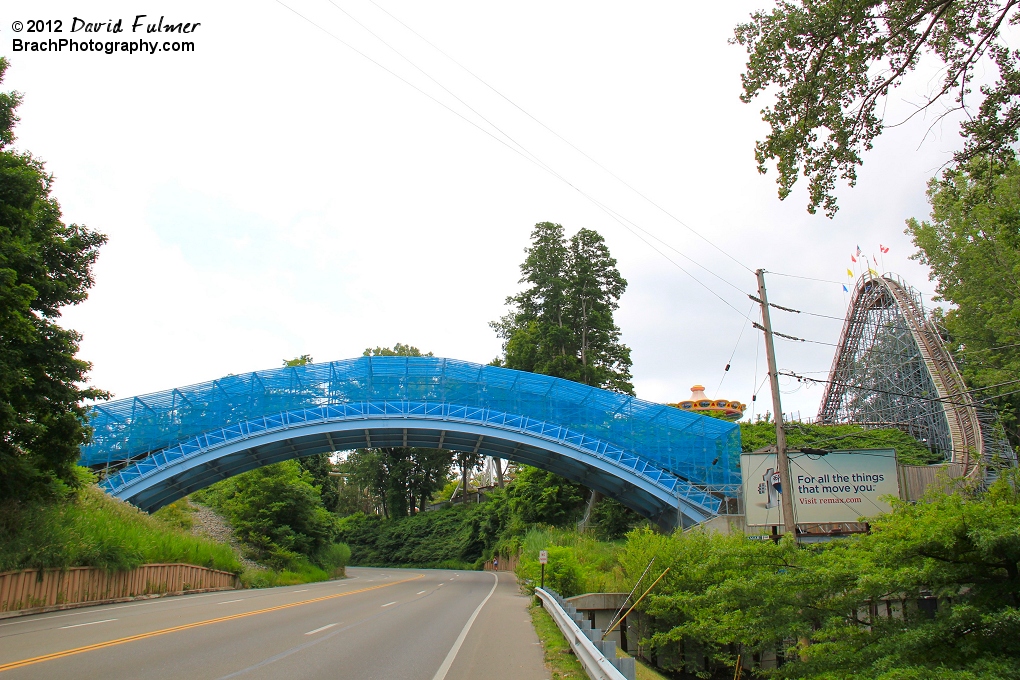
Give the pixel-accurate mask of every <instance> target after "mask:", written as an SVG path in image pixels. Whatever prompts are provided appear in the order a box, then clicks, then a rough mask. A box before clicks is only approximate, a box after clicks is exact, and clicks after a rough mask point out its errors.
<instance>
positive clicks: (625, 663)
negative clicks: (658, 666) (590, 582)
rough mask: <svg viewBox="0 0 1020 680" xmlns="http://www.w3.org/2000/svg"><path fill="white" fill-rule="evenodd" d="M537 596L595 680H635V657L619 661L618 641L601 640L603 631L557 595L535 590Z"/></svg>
mask: <svg viewBox="0 0 1020 680" xmlns="http://www.w3.org/2000/svg"><path fill="white" fill-rule="evenodd" d="M535 595H537V596H538V597H539V599H541V600H542V604H543V606H545V608H546V610H547V611H548V612H549V614H551V615H552V617H553V620H554V621H556V625H557V626H559V628H560V631H561V632H562V633H563V637H565V638H567V642H569V643H570V648H571V649H573V650H574V655H575V656H576V657H577V660H578V661H580V662H581V665H582V666H583V667H584V670H585V672H586V673H588V677H589V678H591V679H592V680H636V678H637V665H636V662H635V660H634V658H633V657H629V656H628V657H621V658H619V659H618V658H616V642H613V641H610V640H602V631H601V630H599V629H597V628H595V629H593V628H592V627H591V622H590V621H588V620H587V619H584V618H583V617H582V616H581V615H580V614H578V613H577V610H576V609H575V608H574V607H573V606H571V605H570V604H567V603H566V602H565V601H564V600H563V598H562V597H560V596H559V594H558V593H556V592H555V591H552V590H547V589H543V588H535Z"/></svg>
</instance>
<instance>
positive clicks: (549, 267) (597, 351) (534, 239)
mask: <svg viewBox="0 0 1020 680" xmlns="http://www.w3.org/2000/svg"><path fill="white" fill-rule="evenodd" d="M525 253H526V254H527V256H526V257H525V260H524V262H523V264H521V279H520V281H519V283H522V284H526V288H525V289H524V290H523V291H521V292H520V293H519V294H518V295H515V296H512V297H508V298H507V300H506V302H507V305H508V306H509V307H510V311H509V312H508V313H507V314H506V315H505V316H504V317H503V318H501V319H500V320H499V321H494V322H492V323H491V324H490V325H491V326H492V327H493V329H494V330H495V331H496V333H497V334H498V335H499V336H500V338H502V340H503V357H502V358H501V359H498V360H497V362H496V363H497V364H499V365H503V366H506V367H508V368H514V369H517V370H521V371H530V372H532V373H541V374H543V375H551V376H556V377H558V378H567V379H569V380H574V381H577V382H581V383H584V384H586V385H592V386H595V387H602V388H606V389H611V390H615V391H617V392H623V393H626V394H633V392H634V388H633V386H632V385H631V383H630V377H631V375H630V366H631V360H630V348H628V347H627V346H626V345H624V344H623V343H621V342H620V329H619V328H618V327H617V326H616V324H615V322H614V320H613V312H615V311H616V309H617V308H618V307H619V299H620V296H622V295H623V292H624V291H625V290H626V288H627V281H626V280H625V279H624V278H623V277H622V276H621V275H620V272H619V271H618V270H617V269H616V260H615V259H614V258H613V257H612V256H611V255H610V253H609V248H608V247H607V246H606V243H605V240H604V239H603V238H602V236H600V235H599V234H598V233H597V232H595V231H592V230H590V229H581V230H580V231H578V232H577V233H576V234H574V236H573V237H571V238H570V239H569V241H568V240H567V239H566V238H565V235H564V232H563V227H562V226H561V225H559V224H554V223H552V222H540V223H538V224H536V225H535V228H534V230H533V231H532V232H531V246H530V247H528V248H527V249H525Z"/></svg>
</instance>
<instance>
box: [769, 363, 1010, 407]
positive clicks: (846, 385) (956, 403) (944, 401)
mask: <svg viewBox="0 0 1020 680" xmlns="http://www.w3.org/2000/svg"><path fill="white" fill-rule="evenodd" d="M779 374H780V375H786V376H789V377H791V378H797V379H798V380H807V381H808V382H813V383H821V384H828V385H835V386H836V387H844V388H847V389H852V390H866V391H868V392H877V393H879V394H888V395H891V396H894V397H907V398H908V399H917V400H919V401H928V402H933V403H941V404H950V405H952V406H963V407H972V406H975V405H977V404H983V403H986V402H988V401H992V400H994V399H999V398H1001V397H1006V396H1009V395H1011V394H1017V393H1020V390H1013V391H1012V392H1005V393H1003V394H996V395H994V396H992V397H987V398H985V399H975V400H973V401H971V402H959V401H953V400H952V399H947V398H944V397H922V396H920V395H916V394H907V393H905V392H894V391H892V390H883V389H879V388H877V387H863V386H861V385H851V384H849V383H843V382H838V381H836V380H820V379H819V378H809V377H807V376H804V375H798V374H797V373H794V372H792V371H790V372H785V373H784V372H782V371H779ZM1011 382H1012V383H1018V382H1020V380H1015V381H1011ZM973 391H976V390H967V391H966V392H965V394H969V393H971V392H973Z"/></svg>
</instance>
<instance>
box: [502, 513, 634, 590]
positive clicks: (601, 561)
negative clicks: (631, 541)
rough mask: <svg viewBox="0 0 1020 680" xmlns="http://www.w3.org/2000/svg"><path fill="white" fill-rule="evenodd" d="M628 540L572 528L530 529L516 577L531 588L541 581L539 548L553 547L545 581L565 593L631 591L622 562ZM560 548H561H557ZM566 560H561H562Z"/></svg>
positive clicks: (526, 536) (527, 587) (524, 541)
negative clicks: (602, 537)
mask: <svg viewBox="0 0 1020 680" xmlns="http://www.w3.org/2000/svg"><path fill="white" fill-rule="evenodd" d="M625 543H626V541H624V540H619V541H599V540H597V539H595V538H594V537H593V536H592V535H591V534H589V533H579V532H577V531H574V530H572V529H553V528H538V529H531V530H529V531H528V533H527V534H525V536H524V539H523V540H522V542H521V561H520V562H519V563H518V568H517V578H518V580H519V582H520V583H522V584H523V585H524V586H525V588H526V589H528V590H529V591H530V590H531V589H533V588H534V586H535V585H537V584H538V578H539V574H540V572H541V568H540V566H539V564H538V551H539V550H550V549H552V551H553V552H555V553H556V557H557V558H558V559H557V560H556V561H555V563H554V560H553V552H550V558H549V559H550V564H549V565H548V566H547V568H546V585H547V586H548V587H550V588H552V589H554V590H556V591H557V592H559V593H560V595H563V596H564V597H570V596H572V595H578V594H581V593H611V592H620V591H629V590H630V588H631V586H632V585H633V584H632V583H629V582H628V581H627V579H626V577H625V575H624V573H623V567H622V566H621V565H620V562H619V554H620V552H621V551H622V550H623V546H624V545H625ZM557 549H559V550H557ZM564 560H565V561H566V563H561V562H562V561H564Z"/></svg>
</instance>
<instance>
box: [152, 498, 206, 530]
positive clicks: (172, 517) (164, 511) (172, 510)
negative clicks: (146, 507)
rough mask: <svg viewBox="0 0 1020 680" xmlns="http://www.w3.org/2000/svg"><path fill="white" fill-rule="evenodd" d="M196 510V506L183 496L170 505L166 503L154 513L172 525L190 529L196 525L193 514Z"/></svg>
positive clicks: (154, 515)
mask: <svg viewBox="0 0 1020 680" xmlns="http://www.w3.org/2000/svg"><path fill="white" fill-rule="evenodd" d="M195 510H196V508H195V506H193V505H192V504H191V503H189V502H188V499H187V498H182V499H180V500H179V501H176V502H174V503H171V504H170V505H164V506H163V507H162V508H160V509H159V510H157V511H156V512H154V513H152V515H153V517H158V518H159V519H161V520H162V521H163V522H165V523H166V524H169V525H170V526H173V527H177V528H178V529H182V530H184V531H188V530H190V529H191V527H193V526H195V520H194V518H193V517H192V516H191V514H192V513H193V512H195Z"/></svg>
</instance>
